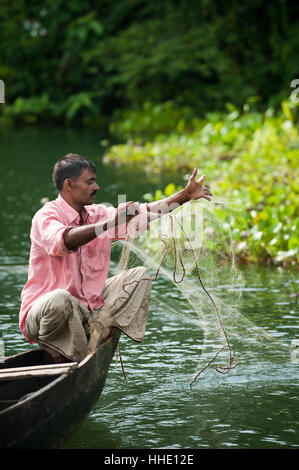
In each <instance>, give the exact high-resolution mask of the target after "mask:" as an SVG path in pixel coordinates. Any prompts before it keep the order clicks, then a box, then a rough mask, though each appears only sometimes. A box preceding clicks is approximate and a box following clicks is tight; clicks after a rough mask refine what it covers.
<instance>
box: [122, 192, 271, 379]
mask: <svg viewBox="0 0 299 470" xmlns="http://www.w3.org/2000/svg"><path fill="white" fill-rule="evenodd" d="M222 210H223V209H221V204H219V203H214V202H213V203H212V202H207V201H205V200H203V199H201V200H197V201H191V202H189V203H187V204H184V205H183V206H181V207H179V208H177V209H176V210H174V211H173V212H170V213H168V214H166V215H163V216H161V217H158V218H157V217H153V219H154V220H151V222H150V224H149V229H148V230H147V231H145V232H142V233H139V234H138V235H137V236H135V237H134V238H128V239H126V241H125V242H124V245H123V248H122V253H121V257H120V261H119V264H118V272H121V271H123V270H126V269H129V268H132V267H135V266H141V265H142V266H145V267H146V268H147V271H148V273H149V275H150V277H151V279H152V280H157V279H158V278H161V277H162V278H164V279H167V280H168V281H170V282H171V283H173V284H174V285H175V286H176V288H177V289H178V290H179V292H180V294H181V296H183V297H184V298H185V299H186V300H187V302H188V304H189V306H190V307H191V311H192V312H193V313H196V317H197V324H198V326H199V328H201V330H202V333H203V341H202V344H201V345H200V349H201V354H200V359H199V365H198V370H197V371H196V373H195V374H194V377H193V380H192V381H191V384H192V383H194V382H195V381H196V380H197V379H198V378H199V377H200V375H201V374H202V373H203V372H204V371H205V370H206V369H208V368H213V369H214V370H215V371H216V372H218V373H220V374H227V373H228V372H229V371H231V370H232V369H234V368H236V367H237V366H238V365H239V363H240V359H239V357H238V355H239V353H238V351H237V349H238V345H239V344H240V341H241V342H242V343H243V346H244V343H246V347H247V348H252V347H253V344H254V345H255V346H261V344H264V342H265V341H266V342H267V343H268V344H271V346H272V347H276V346H275V341H274V342H273V338H271V337H270V336H269V335H268V334H267V333H266V332H265V331H263V330H262V329H261V328H258V327H256V326H255V324H253V323H252V322H250V321H249V320H247V319H246V318H245V317H244V316H243V315H242V314H241V305H242V289H243V286H244V279H243V277H242V274H241V272H240V271H239V269H238V267H237V264H236V260H235V256H234V250H233V244H232V237H231V233H230V228H229V224H227V223H226V222H225V221H224V217H223V216H222V215H221V211H222ZM171 297H172V295H171V292H169V298H167V300H166V301H165V308H167V309H168V310H171V309H172V311H173V312H176V314H180V315H183V316H184V314H186V321H187V315H188V314H187V313H186V312H185V311H184V310H183V311H180V312H179V313H178V309H177V306H176V307H174V308H172V307H171V305H172V304H173V301H174V300H173V299H172V298H171ZM174 302H175V301H174ZM276 350H277V347H276Z"/></svg>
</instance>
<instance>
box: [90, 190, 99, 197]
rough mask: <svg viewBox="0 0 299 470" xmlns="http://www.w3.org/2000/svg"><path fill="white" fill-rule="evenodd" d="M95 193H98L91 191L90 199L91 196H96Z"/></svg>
mask: <svg viewBox="0 0 299 470" xmlns="http://www.w3.org/2000/svg"><path fill="white" fill-rule="evenodd" d="M97 192H98V191H97V190H95V191H92V193H90V197H91V196H95V195H96V194H97Z"/></svg>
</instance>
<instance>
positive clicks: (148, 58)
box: [0, 0, 299, 264]
mask: <svg viewBox="0 0 299 470" xmlns="http://www.w3.org/2000/svg"><path fill="white" fill-rule="evenodd" d="M298 31H299V4H298V3H297V2H291V1H290V0H273V1H271V2H264V1H263V0H251V1H250V2H249V1H248V2H237V1H231V2H225V1H223V0H216V1H211V0H163V1H162V2H154V1H153V2H149V1H147V0H115V1H113V2H111V1H110V0H86V1H84V2H82V1H81V0H72V1H71V2H64V1H63V0H43V1H42V2H40V1H37V0H31V1H30V2H28V1H26V0H17V1H14V2H11V1H10V0H2V1H1V3H0V80H3V81H4V83H5V98H6V102H5V104H0V126H1V125H2V126H5V125H6V126H7V125H8V126H12V127H13V126H18V127H19V126H21V125H42V126H45V125H48V126H50V125H54V126H57V125H59V126H66V125H70V126H79V127H82V126H85V127H90V128H93V129H94V130H95V132H99V133H100V132H101V133H102V131H103V128H104V129H106V130H107V131H108V130H109V132H110V134H111V136H112V137H113V139H114V141H118V142H119V145H114V146H112V147H110V148H108V149H107V152H106V155H105V161H109V162H113V163H114V164H118V165H120V164H126V165H127V164H134V165H138V164H140V165H141V166H142V167H143V168H146V169H147V170H148V171H149V172H151V173H155V172H156V173H159V172H161V171H164V170H169V169H172V170H175V171H176V172H177V173H180V174H181V175H183V174H185V173H188V172H189V171H190V170H191V169H192V168H193V167H194V166H197V167H199V169H200V171H202V172H204V173H206V174H207V175H208V179H209V183H210V184H211V186H212V190H213V192H214V194H216V195H217V196H219V197H221V198H226V200H227V201H228V202H229V203H230V204H232V205H233V206H234V207H235V209H236V210H235V211H233V212H231V213H230V214H227V217H228V219H229V222H230V224H231V227H232V233H233V238H234V240H235V247H236V252H237V253H238V254H239V256H240V258H241V259H243V260H253V261H260V260H261V261H269V262H275V263H278V262H282V263H284V264H288V263H292V262H294V261H297V262H298V261H299V252H298V246H299V238H298V233H299V213H298V207H299V200H298V192H299V188H298V184H299V183H298V181H299V178H298V176H299V175H298V153H299V138H298V106H296V105H295V104H294V102H293V101H292V102H291V101H290V95H291V93H292V91H293V90H292V86H291V84H292V81H293V80H294V79H299V61H298V50H299V33H298ZM298 95H299V93H297V97H298ZM281 108H282V109H281ZM176 189H177V188H176V187H175V185H174V184H172V185H170V186H168V188H167V189H166V193H167V194H168V193H170V192H171V191H174V190H176ZM162 190H163V188H161V189H160V190H159V191H158V192H157V193H156V195H155V194H153V195H147V196H146V197H147V198H155V197H161V196H163V191H164V190H163V191H162Z"/></svg>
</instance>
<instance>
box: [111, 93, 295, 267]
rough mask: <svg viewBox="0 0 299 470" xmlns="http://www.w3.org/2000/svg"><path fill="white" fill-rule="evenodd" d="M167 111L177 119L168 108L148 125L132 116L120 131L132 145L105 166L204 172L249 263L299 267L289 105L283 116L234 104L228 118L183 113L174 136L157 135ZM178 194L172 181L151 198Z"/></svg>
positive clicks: (147, 116) (115, 151)
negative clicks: (195, 116) (158, 126)
mask: <svg viewBox="0 0 299 470" xmlns="http://www.w3.org/2000/svg"><path fill="white" fill-rule="evenodd" d="M163 112H167V113H168V114H169V113H170V111H169V108H168V109H166V110H163V108H161V109H160V114H159V113H156V114H157V116H158V117H157V120H155V118H154V112H153V109H151V108H148V110H144V113H143V120H142V119H141V116H140V115H139V116H138V114H136V113H135V114H134V113H131V114H130V115H127V116H126V117H125V119H124V120H123V121H122V120H121V119H120V120H119V121H118V122H117V123H114V125H112V131H113V132H115V133H116V134H118V135H121V133H122V132H123V135H124V136H125V137H126V138H127V141H126V143H122V144H118V145H113V146H111V147H110V148H109V149H108V150H107V152H106V153H105V155H104V158H103V161H104V162H105V163H109V164H111V163H112V164H114V165H116V166H122V165H125V166H127V167H128V166H132V167H133V166H134V167H136V166H137V167H138V166H140V167H143V168H144V169H146V171H147V172H148V173H151V174H157V175H158V174H161V173H162V172H165V171H166V172H169V171H172V172H174V171H176V172H177V173H178V174H181V175H182V178H181V179H182V184H184V180H186V178H187V177H188V175H189V174H190V172H191V171H192V169H193V168H194V167H197V168H198V169H199V172H200V173H202V174H206V175H207V179H206V182H207V184H209V185H210V187H211V190H212V192H213V194H214V196H215V198H216V199H221V201H222V202H224V204H225V207H226V209H225V210H223V217H224V218H225V219H226V220H227V222H228V223H229V224H230V227H231V230H232V237H233V242H234V246H235V251H236V255H237V256H238V257H239V259H240V260H241V261H242V262H254V263H263V264H264V263H266V264H281V265H283V266H284V267H288V266H298V262H299V248H298V247H299V235H298V233H299V171H298V160H299V133H298V127H297V124H296V119H295V116H294V114H293V112H292V109H291V108H290V106H289V105H288V103H286V102H285V103H282V112H281V113H280V114H274V112H273V111H272V110H271V109H269V110H268V111H266V112H265V113H258V112H253V111H251V110H250V106H249V104H247V107H244V109H243V110H242V111H240V110H238V109H237V108H235V107H234V106H233V105H230V106H229V107H228V112H227V113H226V114H223V113H222V114H221V113H209V114H208V115H207V116H206V118H205V119H201V120H199V119H196V118H193V120H188V118H187V117H186V116H187V114H186V113H185V114H184V113H182V114H181V115H180V114H179V113H177V115H176V116H175V117H174V118H173V121H174V124H175V126H174V127H173V128H174V129H175V130H174V131H173V132H171V133H170V132H164V133H159V132H158V130H157V122H158V121H159V120H160V122H161V123H163V122H165V120H163ZM151 123H153V125H152V127H151ZM137 124H138V125H137ZM161 125H162V124H161ZM145 127H147V132H145ZM151 128H152V130H153V132H152V135H150V132H149V131H150V130H151ZM130 135H131V138H130ZM142 136H143V137H142ZM144 136H145V137H144ZM177 189H179V187H178V186H176V185H175V184H170V185H168V186H167V188H161V189H160V190H158V191H156V193H153V194H146V195H144V198H145V199H146V200H153V199H159V198H160V197H161V196H162V197H163V195H169V194H171V192H174V191H176V190H177Z"/></svg>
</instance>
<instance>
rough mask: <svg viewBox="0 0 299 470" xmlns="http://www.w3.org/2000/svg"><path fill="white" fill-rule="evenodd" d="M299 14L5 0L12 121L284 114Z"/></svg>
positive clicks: (8, 116)
mask: <svg viewBox="0 0 299 470" xmlns="http://www.w3.org/2000/svg"><path fill="white" fill-rule="evenodd" d="M298 13H299V5H298V3H297V2H291V1H290V0H273V1H271V2H264V1H263V0H252V1H250V2H236V1H231V2H225V1H221V0H218V1H211V0H180V1H179V0H163V2H149V1H147V0H115V1H113V2H111V1H110V0H98V1H95V0H85V1H84V2H82V1H81V0H72V1H71V2H64V1H63V0H43V1H42V2H40V1H37V0H31V1H30V2H28V1H26V0H17V1H14V2H11V1H10V0H2V1H1V3H0V45H1V49H0V79H2V80H4V82H5V86H6V105H5V106H2V105H1V106H0V112H1V111H2V122H3V121H5V122H7V123H10V124H12V125H13V124H18V125H19V124H65V123H68V124H71V125H88V126H91V125H92V126H97V127H99V126H101V125H103V124H105V123H107V122H110V119H111V116H113V115H114V114H115V113H116V112H117V111H119V110H123V109H132V108H134V109H139V108H141V107H142V106H143V103H144V102H145V101H150V102H152V103H156V104H159V103H164V102H165V101H169V100H171V101H172V102H173V103H174V105H175V106H176V107H178V108H182V107H185V106H187V107H191V108H192V109H193V110H195V112H196V115H203V114H204V113H205V112H206V111H212V110H217V111H219V110H224V106H225V104H226V103H227V102H232V103H234V104H235V105H236V106H238V107H240V106H241V105H243V103H244V102H245V100H246V99H247V98H248V97H249V96H259V97H260V102H261V105H265V104H267V105H271V106H277V105H279V104H280V102H281V101H282V99H285V98H287V96H289V94H290V91H291V90H290V83H291V81H292V80H293V79H295V78H298V77H299V62H298V50H299V35H298V26H299V24H298V23H299V14H298Z"/></svg>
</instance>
